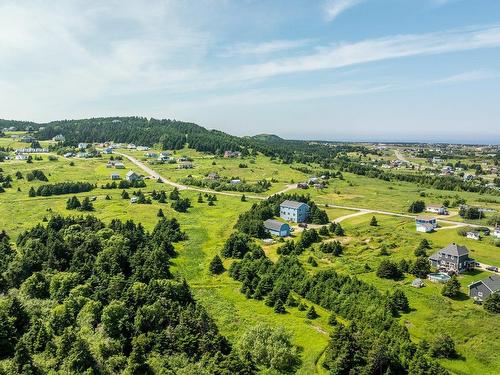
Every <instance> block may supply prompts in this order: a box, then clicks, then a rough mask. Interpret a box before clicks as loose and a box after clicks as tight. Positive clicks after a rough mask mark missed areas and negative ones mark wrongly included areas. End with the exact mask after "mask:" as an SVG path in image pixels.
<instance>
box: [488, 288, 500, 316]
mask: <svg viewBox="0 0 500 375" xmlns="http://www.w3.org/2000/svg"><path fill="white" fill-rule="evenodd" d="M484 309H485V310H486V311H489V312H491V313H497V314H498V313H500V293H494V294H491V295H490V296H489V297H488V298H486V300H485V301H484Z"/></svg>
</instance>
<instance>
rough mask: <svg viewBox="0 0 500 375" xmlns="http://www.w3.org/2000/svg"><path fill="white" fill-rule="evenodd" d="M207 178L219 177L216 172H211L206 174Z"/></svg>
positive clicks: (216, 178)
mask: <svg viewBox="0 0 500 375" xmlns="http://www.w3.org/2000/svg"><path fill="white" fill-rule="evenodd" d="M207 178H208V179H209V180H218V179H219V178H220V177H219V174H218V173H217V172H211V173H209V174H208V175H207Z"/></svg>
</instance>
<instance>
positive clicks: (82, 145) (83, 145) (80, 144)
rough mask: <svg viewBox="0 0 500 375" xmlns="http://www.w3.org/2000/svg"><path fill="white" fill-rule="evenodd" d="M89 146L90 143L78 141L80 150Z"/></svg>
mask: <svg viewBox="0 0 500 375" xmlns="http://www.w3.org/2000/svg"><path fill="white" fill-rule="evenodd" d="M87 147H89V144H88V143H83V142H82V143H78V148H79V149H80V150H85V149H86V148H87Z"/></svg>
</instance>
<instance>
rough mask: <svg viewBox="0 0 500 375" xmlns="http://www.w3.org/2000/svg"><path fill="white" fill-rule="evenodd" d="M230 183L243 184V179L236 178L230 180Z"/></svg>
mask: <svg viewBox="0 0 500 375" xmlns="http://www.w3.org/2000/svg"><path fill="white" fill-rule="evenodd" d="M229 183H231V184H233V185H237V184H241V180H240V179H239V178H235V179H233V180H231V181H229Z"/></svg>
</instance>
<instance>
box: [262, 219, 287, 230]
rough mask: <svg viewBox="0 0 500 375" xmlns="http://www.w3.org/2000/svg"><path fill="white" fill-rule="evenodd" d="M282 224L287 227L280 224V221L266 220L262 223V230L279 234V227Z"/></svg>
mask: <svg viewBox="0 0 500 375" xmlns="http://www.w3.org/2000/svg"><path fill="white" fill-rule="evenodd" d="M283 224H285V225H288V224H286V223H282V222H281V221H278V220H274V219H267V220H266V221H264V228H266V229H269V230H273V231H276V232H279V231H280V230H281V226H282V225H283Z"/></svg>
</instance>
